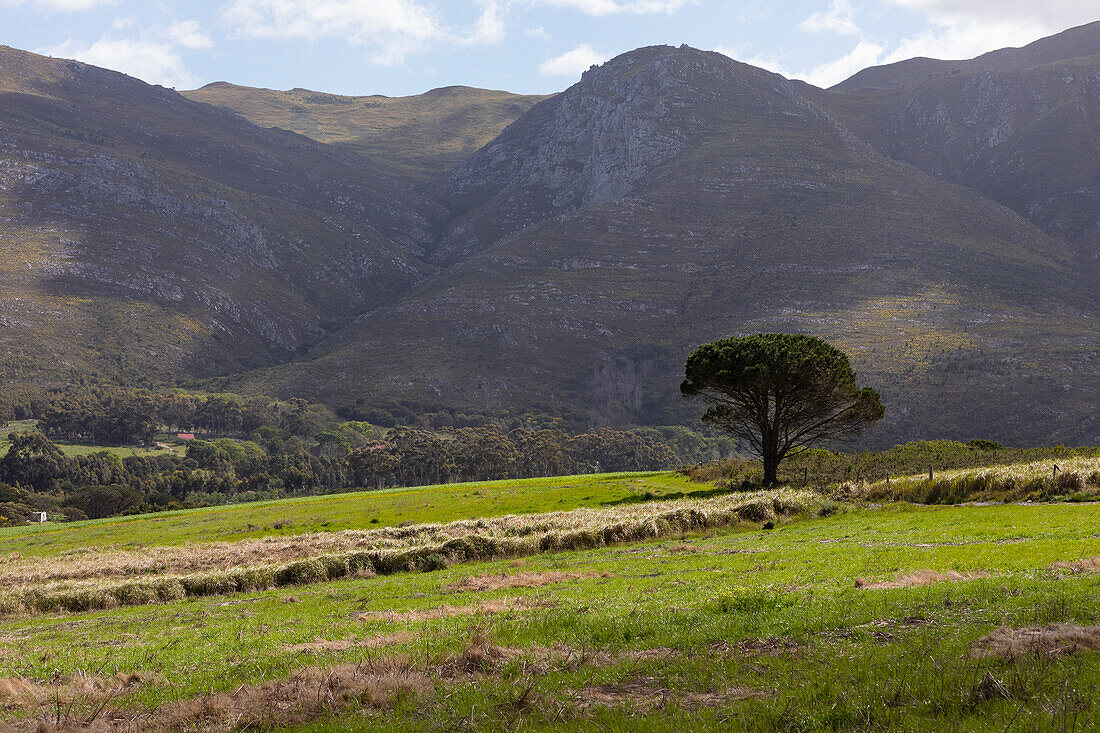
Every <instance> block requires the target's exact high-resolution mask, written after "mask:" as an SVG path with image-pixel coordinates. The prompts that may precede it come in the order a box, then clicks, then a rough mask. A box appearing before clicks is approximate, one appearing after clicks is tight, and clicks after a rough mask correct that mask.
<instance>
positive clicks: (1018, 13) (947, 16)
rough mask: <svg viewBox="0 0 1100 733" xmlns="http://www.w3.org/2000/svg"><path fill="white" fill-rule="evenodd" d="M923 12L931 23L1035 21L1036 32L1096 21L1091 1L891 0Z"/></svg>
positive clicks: (1094, 9)
mask: <svg viewBox="0 0 1100 733" xmlns="http://www.w3.org/2000/svg"><path fill="white" fill-rule="evenodd" d="M890 2H892V3H894V4H895V5H900V6H902V7H904V8H908V9H910V10H915V11H916V12H918V13H920V14H922V15H924V16H925V17H927V18H928V19H929V20H931V21H932V22H934V23H939V24H943V25H947V24H950V23H953V22H958V21H992V22H995V23H1009V22H1012V23H1037V24H1039V25H1040V26H1042V28H1039V29H1037V30H1038V31H1039V32H1057V31H1060V30H1064V29H1066V28H1068V27H1070V26H1075V25H1081V24H1084V23H1090V22H1092V21H1094V20H1097V16H1098V15H1100V13H1098V8H1097V6H1096V4H1095V3H1093V2H1090V0H1042V2H1036V0H890Z"/></svg>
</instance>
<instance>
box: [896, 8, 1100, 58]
mask: <svg viewBox="0 0 1100 733" xmlns="http://www.w3.org/2000/svg"><path fill="white" fill-rule="evenodd" d="M890 2H892V3H893V4H895V5H899V6H901V7H904V8H907V9H909V10H912V11H915V12H917V13H919V14H921V15H923V16H924V17H925V19H926V21H927V22H928V24H929V25H930V26H931V27H930V28H927V29H926V30H923V31H921V32H920V33H917V34H915V35H912V36H909V37H908V38H905V39H903V40H902V41H901V42H900V43H899V44H898V46H897V48H895V49H894V50H893V51H892V52H891V53H890V54H889V55H888V56H887V57H886V59H885V61H886V62H887V63H889V62H893V61H902V60H904V59H908V58H912V57H914V56H929V57H932V58H940V59H966V58H972V57H974V56H978V55H980V54H982V53H985V52H987V51H993V50H996V49H999V48H1006V47H1009V46H1023V45H1026V44H1028V43H1031V42H1032V41H1035V40H1038V39H1039V38H1042V37H1043V36H1048V35H1051V34H1052V33H1057V32H1059V31H1062V30H1065V29H1066V28H1068V27H1071V26H1075V25H1081V24H1083V23H1089V22H1091V21H1094V20H1096V19H1097V15H1098V13H1097V8H1096V5H1095V3H1092V2H1083V1H1082V0H1042V1H1041V2H1036V1H1035V0H890Z"/></svg>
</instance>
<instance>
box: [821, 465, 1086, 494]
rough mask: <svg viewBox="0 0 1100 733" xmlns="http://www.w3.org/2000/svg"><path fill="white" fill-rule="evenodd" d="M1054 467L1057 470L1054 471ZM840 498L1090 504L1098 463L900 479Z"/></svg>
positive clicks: (846, 487)
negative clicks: (1062, 501)
mask: <svg viewBox="0 0 1100 733" xmlns="http://www.w3.org/2000/svg"><path fill="white" fill-rule="evenodd" d="M1055 466H1057V467H1058V470H1057V471H1055ZM837 493H838V496H839V497H841V498H844V497H846V498H858V499H864V500H867V501H908V502H913V503H919V504H959V503H962V502H966V501H1051V500H1059V499H1061V500H1073V501H1089V500H1096V499H1098V498H1100V459H1098V458H1080V457H1078V458H1069V459H1066V460H1062V461H1052V460H1044V461H1033V462H1031V463H1024V464H1015V465H1007V466H993V467H986V468H979V469H970V470H967V469H962V470H953V471H943V472H939V473H935V472H934V474H933V478H932V479H929V478H928V476H927V475H926V474H918V475H914V476H902V477H898V478H896V479H892V480H889V481H886V480H883V481H876V482H874V483H864V484H852V483H847V484H843V485H841V487H840V489H839V490H838V492H837Z"/></svg>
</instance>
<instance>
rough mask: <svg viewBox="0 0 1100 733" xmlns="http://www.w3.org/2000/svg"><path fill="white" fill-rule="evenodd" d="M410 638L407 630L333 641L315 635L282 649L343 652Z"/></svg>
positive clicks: (309, 651) (398, 642)
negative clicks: (305, 640) (308, 639)
mask: <svg viewBox="0 0 1100 733" xmlns="http://www.w3.org/2000/svg"><path fill="white" fill-rule="evenodd" d="M412 640H413V635H412V634H410V633H407V632H401V633H398V634H388V635H386V636H371V637H368V638H366V639H358V638H356V637H355V636H351V637H348V638H347V639H337V640H335V641H328V640H326V639H322V638H320V637H317V638H316V639H314V640H313V641H310V642H306V643H304V644H288V645H286V646H284V647H283V651H284V652H302V653H317V652H343V651H347V650H348V649H352V648H356V647H357V648H362V649H378V648H380V647H386V646H393V645H394V644H404V643H405V642H408V641H412Z"/></svg>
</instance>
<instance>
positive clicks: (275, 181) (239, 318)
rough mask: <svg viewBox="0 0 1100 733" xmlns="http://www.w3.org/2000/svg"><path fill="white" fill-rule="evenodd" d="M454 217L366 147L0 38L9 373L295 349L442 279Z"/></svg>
mask: <svg viewBox="0 0 1100 733" xmlns="http://www.w3.org/2000/svg"><path fill="white" fill-rule="evenodd" d="M440 214H441V212H440V210H439V209H438V207H436V206H435V205H433V204H432V203H430V202H429V201H427V200H426V199H422V198H421V197H419V196H417V195H415V194H413V193H412V192H410V191H408V190H407V189H404V188H402V187H400V186H398V185H397V184H396V183H394V182H393V181H391V180H390V179H388V178H385V177H383V176H380V175H377V174H375V173H372V172H371V171H370V170H369V166H368V165H367V164H365V162H364V161H363V159H361V158H359V157H358V156H355V155H354V154H352V153H347V152H343V151H340V150H337V149H334V148H331V147H326V146H323V145H320V144H318V143H316V142H313V141H311V140H309V139H307V138H305V137H302V136H299V135H296V134H293V133H289V132H284V131H279V130H264V129H261V128H259V127H256V126H255V125H253V124H251V123H249V122H247V121H245V120H243V119H242V118H240V117H237V116H235V115H231V114H228V113H226V112H224V111H219V110H216V109H214V108H212V107H210V106H208V105H204V104H199V103H196V102H192V101H189V100H187V99H185V98H184V97H182V96H180V95H178V94H176V93H175V92H172V91H170V90H167V89H163V88H160V87H153V86H149V85H147V84H144V83H142V82H139V81H137V80H135V79H132V78H129V77H126V76H124V75H122V74H118V73H115V72H111V71H107V70H104V69H99V68H96V67H93V66H87V65H85V64H80V63H77V62H72V61H65V60H61V59H49V58H44V57H41V56H36V55H34V54H30V53H25V52H21V51H16V50H13V49H7V48H0V222H2V234H0V236H2V237H3V240H2V241H3V248H4V254H5V256H4V257H3V258H0V343H2V344H3V352H4V355H3V360H2V361H3V363H2V364H0V369H2V370H3V373H4V375H5V376H6V377H8V378H12V377H15V378H18V379H22V380H28V381H31V380H37V381H41V380H48V379H60V378H72V377H75V376H84V377H87V376H92V377H96V378H124V379H128V380H138V381H140V380H143V379H147V378H149V377H151V376H152V377H156V378H158V379H176V378H181V377H186V376H193V375H204V374H211V373H224V372H229V371H235V370H237V369H240V368H245V367H250V366H257V365H261V364H265V363H272V362H273V361H276V360H283V359H286V358H287V357H288V356H290V355H292V354H293V353H294V351H295V350H296V349H298V348H300V347H301V346H302V345H303V344H306V343H309V342H311V341H314V340H316V339H317V338H319V337H320V336H321V335H323V334H324V333H325V332H326V330H329V329H332V328H335V327H337V326H340V325H342V324H343V323H346V322H347V321H348V320H349V319H350V318H351V317H353V316H354V315H355V314H357V313H359V312H361V311H363V310H365V309H369V308H372V307H375V306H377V305H378V304H380V303H382V302H385V301H387V300H389V299H391V298H392V297H394V296H395V295H397V294H400V293H402V292H404V291H406V290H407V289H408V288H409V287H410V286H411V285H412V284H414V283H415V282H418V281H419V280H421V279H423V277H425V276H426V275H428V274H430V273H431V272H432V269H431V268H430V267H429V266H428V265H426V264H425V263H424V262H423V261H422V259H421V255H422V254H423V252H424V251H425V248H426V247H427V245H428V244H429V243H430V241H431V232H430V230H431V226H432V220H433V217H438V216H439V215H440Z"/></svg>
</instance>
